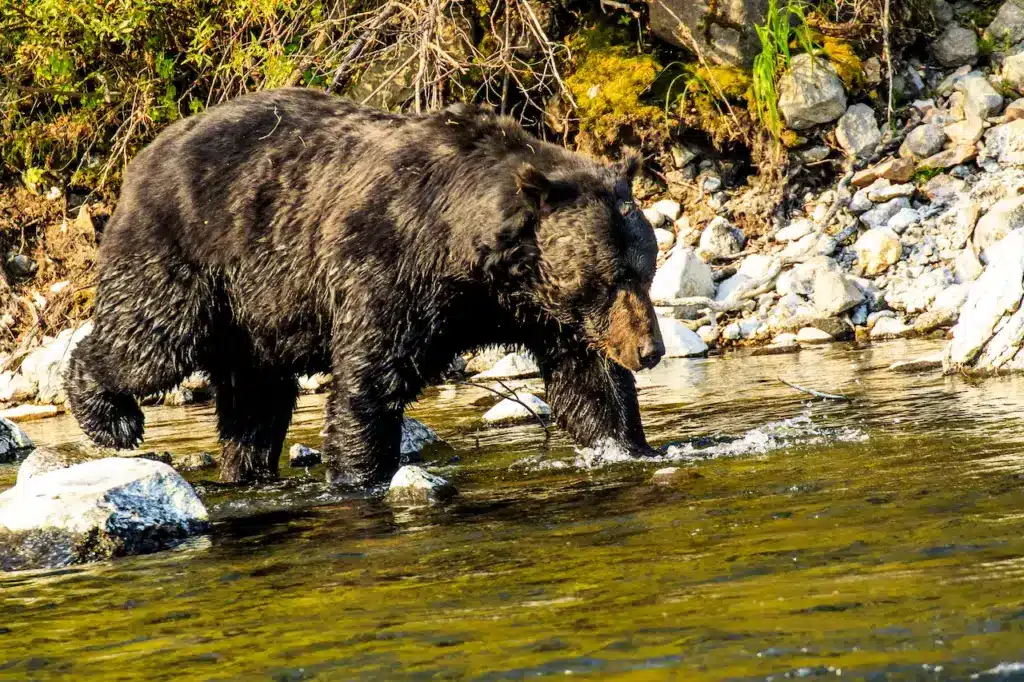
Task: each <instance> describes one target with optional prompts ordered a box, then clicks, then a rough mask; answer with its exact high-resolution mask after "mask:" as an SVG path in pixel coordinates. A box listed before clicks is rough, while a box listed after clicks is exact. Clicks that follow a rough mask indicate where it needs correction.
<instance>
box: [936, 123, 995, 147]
mask: <svg viewBox="0 0 1024 682" xmlns="http://www.w3.org/2000/svg"><path fill="white" fill-rule="evenodd" d="M942 130H943V132H945V133H946V137H948V138H949V141H950V142H951V143H952V144H953V146H962V145H973V144H976V143H977V142H978V140H980V139H981V136H982V135H983V134H984V132H985V122H984V121H982V120H981V119H980V118H978V117H976V116H971V117H968V118H966V119H964V120H963V121H957V122H956V123H951V124H949V125H948V126H946V127H945V128H943V129H942Z"/></svg>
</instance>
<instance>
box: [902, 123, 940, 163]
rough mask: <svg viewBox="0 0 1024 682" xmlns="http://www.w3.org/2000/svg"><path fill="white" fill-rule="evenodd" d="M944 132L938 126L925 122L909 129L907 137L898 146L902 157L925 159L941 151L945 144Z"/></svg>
mask: <svg viewBox="0 0 1024 682" xmlns="http://www.w3.org/2000/svg"><path fill="white" fill-rule="evenodd" d="M946 139H947V138H946V133H945V132H944V131H943V129H942V128H941V127H940V126H937V125H935V124H926V125H922V126H918V127H916V128H914V129H913V130H912V131H910V134H909V135H907V139H906V140H904V141H903V144H902V145H901V146H900V156H902V157H903V158H915V159H926V158H928V157H929V156H931V155H933V154H937V153H939V152H941V151H942V147H943V145H945V144H946Z"/></svg>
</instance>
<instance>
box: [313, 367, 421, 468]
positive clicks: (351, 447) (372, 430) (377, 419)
mask: <svg viewBox="0 0 1024 682" xmlns="http://www.w3.org/2000/svg"><path fill="white" fill-rule="evenodd" d="M353 367H355V368H358V369H353ZM374 368H376V370H375V369H374ZM380 372H381V370H380V366H379V365H375V364H374V363H367V362H361V361H357V360H355V359H354V358H349V359H348V360H347V361H336V362H335V369H334V379H333V381H332V384H331V394H330V397H329V398H328V399H327V435H326V436H325V438H324V446H323V454H324V462H325V463H326V465H327V482H328V483H329V484H331V485H334V486H346V487H347V486H353V487H366V486H371V485H376V484H379V483H387V482H389V481H390V480H391V477H392V476H393V475H394V473H395V471H397V470H398V461H399V451H400V447H401V440H402V413H403V406H402V404H401V403H400V402H398V401H396V400H395V399H394V398H393V397H392V396H389V395H387V394H386V393H385V392H384V391H382V388H383V387H386V386H387V385H388V384H389V383H391V382H389V381H387V379H386V378H385V377H383V376H381V375H380Z"/></svg>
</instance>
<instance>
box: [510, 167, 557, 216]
mask: <svg viewBox="0 0 1024 682" xmlns="http://www.w3.org/2000/svg"><path fill="white" fill-rule="evenodd" d="M516 187H517V188H519V192H520V193H521V194H522V195H523V196H524V197H526V199H527V201H529V202H530V204H532V205H533V207H534V208H540V207H541V206H543V205H544V204H547V203H549V202H550V200H551V189H552V187H551V181H550V180H548V178H547V176H546V175H544V174H543V173H541V172H540V171H539V170H537V169H536V168H534V167H533V165H532V164H529V163H524V164H523V165H521V166H520V167H519V170H517V171H516Z"/></svg>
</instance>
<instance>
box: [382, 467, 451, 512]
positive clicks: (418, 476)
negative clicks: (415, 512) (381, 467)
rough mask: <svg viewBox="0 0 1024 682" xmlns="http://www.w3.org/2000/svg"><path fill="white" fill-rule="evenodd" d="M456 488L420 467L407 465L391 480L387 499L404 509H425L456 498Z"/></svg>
mask: <svg viewBox="0 0 1024 682" xmlns="http://www.w3.org/2000/svg"><path fill="white" fill-rule="evenodd" d="M455 494H456V491H455V487H454V486H452V484H451V483H449V482H448V481H446V480H445V479H443V478H441V477H440V476H438V475H436V474H432V473H430V472H429V471H427V470H426V469H424V468H422V467H418V466H410V465H406V466H404V467H402V468H400V469H399V470H398V471H397V472H395V475H394V476H393V477H392V478H391V485H390V486H388V492H387V495H386V499H387V501H388V502H389V503H391V504H393V505H396V506H402V507H425V506H428V505H433V504H438V503H441V502H444V501H445V500H448V499H451V498H452V497H453V496H455Z"/></svg>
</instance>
